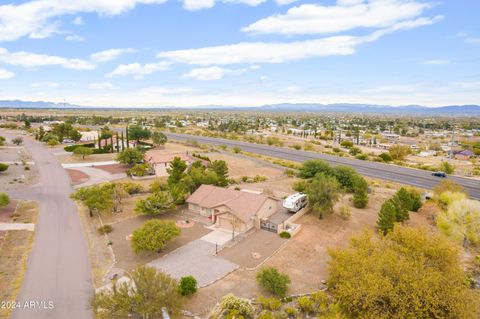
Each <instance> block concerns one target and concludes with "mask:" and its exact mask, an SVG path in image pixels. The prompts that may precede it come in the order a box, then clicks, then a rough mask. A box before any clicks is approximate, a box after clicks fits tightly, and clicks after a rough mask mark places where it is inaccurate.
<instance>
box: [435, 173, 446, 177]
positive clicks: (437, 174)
mask: <svg viewBox="0 0 480 319" xmlns="http://www.w3.org/2000/svg"><path fill="white" fill-rule="evenodd" d="M432 176H436V177H447V174H445V172H433V173H432Z"/></svg>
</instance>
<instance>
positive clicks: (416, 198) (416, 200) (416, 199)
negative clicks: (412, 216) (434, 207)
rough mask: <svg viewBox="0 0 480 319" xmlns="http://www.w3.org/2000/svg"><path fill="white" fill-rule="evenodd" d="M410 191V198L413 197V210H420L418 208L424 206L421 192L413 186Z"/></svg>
mask: <svg viewBox="0 0 480 319" xmlns="http://www.w3.org/2000/svg"><path fill="white" fill-rule="evenodd" d="M408 192H409V193H410V198H411V199H412V209H411V211H413V212H418V210H419V209H420V208H421V207H422V198H421V196H420V192H419V191H418V190H417V189H415V188H413V187H411V188H410V189H409V190H408Z"/></svg>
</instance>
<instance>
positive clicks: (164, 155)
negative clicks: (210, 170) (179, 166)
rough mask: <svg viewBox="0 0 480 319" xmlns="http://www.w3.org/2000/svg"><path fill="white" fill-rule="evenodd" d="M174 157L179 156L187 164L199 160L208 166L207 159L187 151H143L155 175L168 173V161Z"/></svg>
mask: <svg viewBox="0 0 480 319" xmlns="http://www.w3.org/2000/svg"><path fill="white" fill-rule="evenodd" d="M175 157H180V159H181V160H184V161H185V162H186V163H187V165H188V166H190V165H191V164H192V163H193V162H196V161H201V162H202V163H203V165H204V166H208V165H209V164H210V163H208V162H207V161H204V160H201V159H198V158H196V157H193V156H190V155H188V153H187V152H182V153H168V152H165V151H164V150H149V151H147V152H146V153H145V161H147V162H148V163H150V164H152V166H153V168H154V169H155V175H157V176H167V175H168V173H167V168H168V167H170V163H171V162H172V161H173V159H174V158H175Z"/></svg>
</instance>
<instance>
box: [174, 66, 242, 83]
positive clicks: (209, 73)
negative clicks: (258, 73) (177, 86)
mask: <svg viewBox="0 0 480 319" xmlns="http://www.w3.org/2000/svg"><path fill="white" fill-rule="evenodd" d="M245 72H246V70H245V69H233V70H232V69H226V68H221V67H218V66H213V67H209V68H199V69H193V70H191V71H190V72H188V73H185V74H184V75H183V76H182V77H183V78H185V79H196V80H200V81H212V80H220V79H222V78H223V77H224V76H225V75H240V74H243V73H245Z"/></svg>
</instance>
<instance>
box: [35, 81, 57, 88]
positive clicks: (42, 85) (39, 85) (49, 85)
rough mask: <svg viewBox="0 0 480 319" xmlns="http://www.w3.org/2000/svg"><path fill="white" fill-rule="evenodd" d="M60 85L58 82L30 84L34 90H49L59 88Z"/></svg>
mask: <svg viewBox="0 0 480 319" xmlns="http://www.w3.org/2000/svg"><path fill="white" fill-rule="evenodd" d="M58 86H59V84H58V83H57V82H35V83H30V87H32V88H48V89H54V88H57V87H58Z"/></svg>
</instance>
